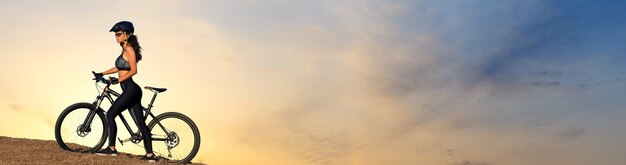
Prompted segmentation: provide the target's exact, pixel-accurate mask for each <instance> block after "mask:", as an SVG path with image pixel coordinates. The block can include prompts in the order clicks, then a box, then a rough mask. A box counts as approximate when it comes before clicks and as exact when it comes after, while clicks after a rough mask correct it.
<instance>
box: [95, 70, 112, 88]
mask: <svg viewBox="0 0 626 165" xmlns="http://www.w3.org/2000/svg"><path fill="white" fill-rule="evenodd" d="M91 73H93V76H94V77H95V78H93V79H92V80H96V82H102V83H105V84H107V85H110V84H111V81H109V80H107V79H105V78H104V76H97V75H96V72H94V71H91Z"/></svg>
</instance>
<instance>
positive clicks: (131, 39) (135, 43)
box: [120, 34, 141, 62]
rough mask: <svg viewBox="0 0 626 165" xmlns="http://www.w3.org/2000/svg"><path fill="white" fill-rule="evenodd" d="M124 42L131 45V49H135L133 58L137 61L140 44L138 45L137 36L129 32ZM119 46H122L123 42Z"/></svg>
mask: <svg viewBox="0 0 626 165" xmlns="http://www.w3.org/2000/svg"><path fill="white" fill-rule="evenodd" d="M126 42H128V44H130V46H132V47H133V50H134V51H135V59H136V60H137V62H139V61H140V60H141V46H139V41H137V36H136V35H134V34H130V36H129V37H128V40H127V41H126ZM120 46H124V43H123V42H122V43H120Z"/></svg>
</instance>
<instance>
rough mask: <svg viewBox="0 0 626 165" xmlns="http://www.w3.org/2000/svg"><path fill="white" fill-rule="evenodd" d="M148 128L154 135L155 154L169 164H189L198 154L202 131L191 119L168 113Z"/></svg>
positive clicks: (158, 117)
mask: <svg viewBox="0 0 626 165" xmlns="http://www.w3.org/2000/svg"><path fill="white" fill-rule="evenodd" d="M159 123H160V124H159ZM161 126H162V127H161ZM148 127H149V128H150V130H151V134H152V148H153V150H154V153H156V154H159V155H161V156H160V157H161V158H165V159H166V160H167V161H168V162H175V163H189V162H191V160H192V159H193V158H194V157H195V156H196V154H197V153H198V150H199V148H200V131H199V130H198V127H197V126H196V124H195V123H194V122H193V121H192V120H191V119H190V118H189V117H187V116H185V115H183V114H181V113H177V112H166V113H163V114H160V115H159V116H157V117H156V118H155V119H154V120H152V121H150V124H148ZM163 128H165V129H163ZM158 139H164V140H158Z"/></svg>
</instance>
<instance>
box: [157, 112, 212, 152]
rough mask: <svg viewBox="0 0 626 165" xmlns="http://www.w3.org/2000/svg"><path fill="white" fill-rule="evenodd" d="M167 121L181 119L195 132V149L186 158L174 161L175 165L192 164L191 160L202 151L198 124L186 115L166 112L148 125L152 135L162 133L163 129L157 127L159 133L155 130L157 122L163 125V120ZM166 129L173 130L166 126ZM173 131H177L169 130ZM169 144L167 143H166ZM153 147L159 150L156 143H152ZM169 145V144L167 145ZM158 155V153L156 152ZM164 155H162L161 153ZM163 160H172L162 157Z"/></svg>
mask: <svg viewBox="0 0 626 165" xmlns="http://www.w3.org/2000/svg"><path fill="white" fill-rule="evenodd" d="M166 119H179V120H182V121H183V122H185V123H186V124H187V126H189V128H191V130H192V132H193V143H194V144H193V147H192V149H191V151H190V152H189V154H187V155H186V156H185V157H184V158H182V159H174V160H172V161H174V162H175V163H190V162H191V160H192V159H193V158H194V157H195V156H196V154H197V153H198V150H199V149H200V131H199V130H198V127H197V126H196V124H195V123H194V122H193V121H192V120H191V118H189V117H187V116H186V115H184V114H181V113H178V112H166V113H163V114H160V115H158V116H157V117H156V118H154V120H152V121H150V124H148V128H150V130H152V131H151V133H152V135H155V133H161V130H162V129H161V128H160V127H157V128H158V129H159V131H158V132H155V129H153V128H154V127H155V126H156V125H157V121H159V122H160V123H161V124H163V122H162V121H163V120H166ZM164 127H165V128H166V129H171V128H167V127H168V126H164ZM172 131H174V132H175V131H176V130H168V132H172ZM166 143H167V142H166ZM152 144H153V145H152V146H153V148H157V147H156V146H155V145H154V144H155V141H154V140H153V141H152ZM166 145H167V144H166ZM155 153H157V152H155ZM161 154H162V153H161ZM161 157H163V158H167V159H170V158H171V156H170V158H168V157H165V156H163V155H162V156H161Z"/></svg>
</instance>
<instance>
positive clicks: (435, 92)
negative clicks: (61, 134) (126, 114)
mask: <svg viewBox="0 0 626 165" xmlns="http://www.w3.org/2000/svg"><path fill="white" fill-rule="evenodd" d="M0 6H1V7H0V21H2V22H5V23H3V24H0V30H2V31H4V32H5V33H4V37H2V38H0V43H2V44H1V45H0V50H3V52H4V53H3V55H0V78H1V79H0V91H2V92H0V110H1V111H0V112H2V114H3V115H5V116H11V118H14V119H15V120H8V121H3V122H4V123H2V124H8V123H20V122H21V120H22V119H24V120H27V119H32V120H34V121H39V123H37V124H32V125H29V127H28V128H23V129H20V130H27V129H40V130H41V132H46V131H50V130H51V129H50V128H47V127H45V126H46V125H48V124H47V123H50V121H54V120H55V119H56V115H57V114H58V113H59V112H60V110H61V109H63V108H65V107H66V106H67V105H69V104H71V103H74V102H78V101H91V99H93V98H92V97H93V95H94V92H95V90H94V89H93V86H92V85H90V83H91V82H89V80H88V79H87V78H85V76H89V74H90V71H91V70H104V69H106V68H108V67H111V64H112V63H113V60H114V58H115V57H117V55H118V53H119V47H117V45H116V44H115V43H113V37H112V35H111V34H110V33H108V32H107V30H108V28H109V27H110V26H111V25H112V24H113V23H115V22H117V21H119V20H131V21H133V22H134V23H135V24H136V26H137V34H138V35H139V40H140V42H141V43H142V46H143V47H144V52H145V55H144V60H143V61H142V62H141V63H139V65H140V66H139V67H140V72H139V74H138V75H137V77H136V81H138V82H139V83H140V85H142V86H143V85H153V86H164V87H168V88H169V89H171V90H168V93H166V94H164V95H162V96H159V97H160V98H159V99H161V100H159V104H160V105H162V108H163V109H171V110H174V111H179V112H183V113H185V114H189V115H190V116H192V118H193V119H194V120H195V121H198V123H199V124H198V125H199V127H200V128H201V131H202V133H203V146H202V150H201V152H200V153H199V156H198V161H201V162H204V163H209V164H251V163H264V164H441V165H449V164H454V165H460V164H463V165H478V164H489V165H493V164H509V165H526V164H619V163H622V162H624V161H626V160H625V159H624V157H623V156H622V155H621V153H624V152H626V149H624V148H626V142H625V141H624V140H623V139H625V138H624V137H626V129H624V127H622V125H624V124H626V122H625V121H624V120H622V118H624V117H626V113H625V112H624V110H623V109H624V107H626V103H625V102H624V101H623V99H622V98H624V97H622V96H623V95H624V93H626V90H625V89H626V88H625V87H626V84H624V82H625V81H624V80H626V67H624V65H623V64H624V62H626V58H625V57H624V56H623V53H624V52H626V49H625V48H624V46H622V43H625V42H624V38H625V37H626V33H625V32H624V31H623V29H625V27H626V26H625V25H626V21H623V20H625V18H626V13H625V12H626V10H624V9H625V8H626V2H621V1H560V0H552V1H551V0H547V1H538V0H531V1H496V0H482V1H469V0H464V1H428V0H421V1H401V0H398V1H284V0H270V1H255V0H243V1H218V0H215V1H178V2H169V1H159V2H158V3H155V2H153V1H150V2H142V1H132V2H122V1H116V2H109V1H107V2H72V1H61V2H48V1H41V2H39V1H33V2H31V1H0ZM25 66H26V68H22V67H25ZM50 71H54V72H50ZM58 77H61V80H59V81H58V82H51V83H50V84H47V85H42V84H41V83H38V82H42V81H45V80H50V79H56V78H58ZM81 77H82V78H81ZM50 86H54V87H56V88H50ZM58 89H63V91H64V93H63V94H62V95H55V96H54V98H52V99H50V97H51V96H52V95H51V93H55V92H58ZM144 92H146V91H144ZM34 100H42V101H38V102H37V103H36V104H35V103H33V102H34ZM147 101H148V100H147V99H146V98H144V103H146V102H147ZM39 109H46V110H43V111H39ZM162 111H167V110H162ZM17 119H20V120H17ZM38 124H39V125H38ZM42 126H44V127H43V128H42ZM24 127H27V126H24ZM31 127H32V128H31ZM44 128H45V129H44ZM46 129H47V130H46ZM20 130H15V129H10V128H3V129H0V135H4V136H14V137H29V138H39V139H50V138H51V137H52V136H51V135H48V134H43V133H42V134H30V133H28V132H24V131H20ZM131 149H132V148H131ZM129 150H130V149H129Z"/></svg>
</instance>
